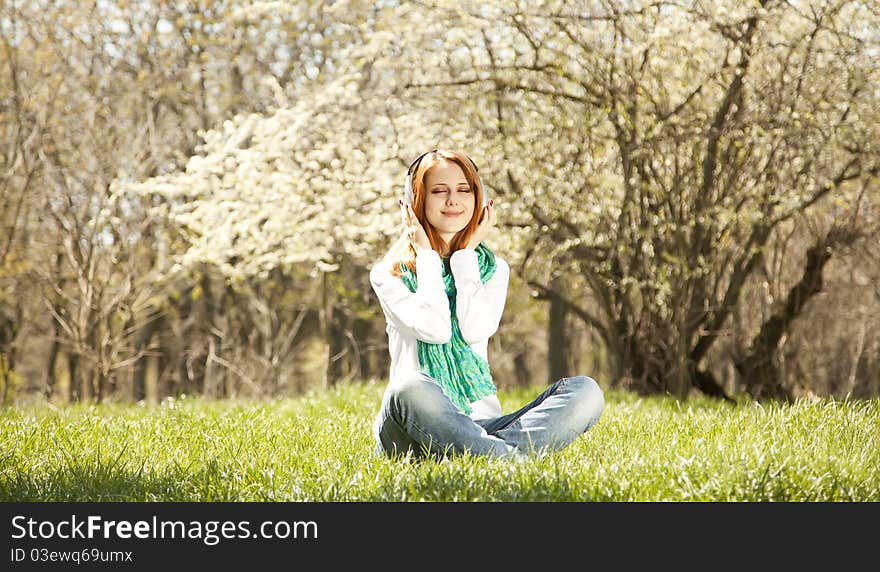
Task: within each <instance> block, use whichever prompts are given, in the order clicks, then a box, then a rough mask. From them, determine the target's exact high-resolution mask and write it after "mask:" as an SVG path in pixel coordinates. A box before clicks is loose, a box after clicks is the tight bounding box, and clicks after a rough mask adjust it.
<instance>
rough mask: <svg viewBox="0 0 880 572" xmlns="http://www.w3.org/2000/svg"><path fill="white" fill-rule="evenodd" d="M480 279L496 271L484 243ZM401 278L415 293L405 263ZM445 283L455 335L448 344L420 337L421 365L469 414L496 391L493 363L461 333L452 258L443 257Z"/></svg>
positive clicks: (412, 276) (479, 258) (479, 252)
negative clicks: (457, 314) (481, 400)
mask: <svg viewBox="0 0 880 572" xmlns="http://www.w3.org/2000/svg"><path fill="white" fill-rule="evenodd" d="M476 251H477V261H478V263H479V265H480V280H482V281H483V284H485V283H486V282H487V281H488V280H489V279H490V278H492V275H494V274H495V254H494V253H493V252H492V251H491V250H490V249H489V247H488V246H486V243H484V242H481V243H480V244H479V245H478V246H477V248H476ZM401 270H402V275H401V279H402V280H403V283H404V284H406V286H407V288H409V290H410V292H415V291H416V287H417V286H418V280H417V279H416V275H415V273H414V272H413V271H411V270H410V269H409V267H408V266H406V265H402V266H401ZM443 282H444V283H445V284H446V296H447V297H448V298H449V311H450V313H451V316H452V338H451V339H450V340H449V341H448V342H447V343H445V344H429V343H427V342H423V341H422V340H418V353H419V366H420V367H421V368H422V371H424V372H425V373H427V374H428V375H430V376H431V377H432V378H433V379H434V380H436V381H437V383H438V384H440V387H441V388H442V389H443V393H445V394H446V395H447V396H448V397H449V399H451V400H452V402H453V403H455V404H456V405H457V406H458V407H459V409H461V410H462V411H464V412H465V413H466V414H468V415H469V414H470V413H471V405H470V404H471V402H472V401H476V400H478V399H482V398H484V397H486V396H487V395H492V394H494V393H495V392H496V389H495V382H494V381H493V380H492V374H491V373H490V372H489V362H488V361H486V360H485V359H484V358H483V356H481V355H480V354H478V353H476V352H475V351H474V350H473V349H472V348H471V346H470V344H468V343H467V342H466V341H465V340H464V338H463V337H462V335H461V330H460V329H459V327H458V317H457V316H456V312H455V294H456V290H455V279H454V277H453V276H452V270H451V268H450V266H449V260H448V259H443Z"/></svg>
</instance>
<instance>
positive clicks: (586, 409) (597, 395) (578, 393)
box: [567, 375, 605, 431]
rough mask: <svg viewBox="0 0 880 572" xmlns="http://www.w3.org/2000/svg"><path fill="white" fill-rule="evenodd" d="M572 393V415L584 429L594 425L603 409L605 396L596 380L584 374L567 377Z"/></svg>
mask: <svg viewBox="0 0 880 572" xmlns="http://www.w3.org/2000/svg"><path fill="white" fill-rule="evenodd" d="M567 385H568V386H569V388H570V391H571V393H572V408H573V413H572V417H573V419H574V420H576V422H577V424H578V425H579V426H582V427H583V430H584V431H586V430H587V429H589V428H590V427H592V426H593V425H595V424H596V423H597V422H598V421H599V418H600V417H601V416H602V411H603V410H604V409H605V396H604V394H603V393H602V388H601V387H599V384H598V383H596V380H595V379H593V378H591V377H587V376H585V375H579V376H576V377H572V378H569V379H568V380H567Z"/></svg>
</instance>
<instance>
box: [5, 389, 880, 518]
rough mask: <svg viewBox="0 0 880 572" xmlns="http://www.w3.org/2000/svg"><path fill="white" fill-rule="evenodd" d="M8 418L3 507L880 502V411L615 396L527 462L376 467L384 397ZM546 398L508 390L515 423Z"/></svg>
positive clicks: (44, 409)
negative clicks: (376, 422)
mask: <svg viewBox="0 0 880 572" xmlns="http://www.w3.org/2000/svg"><path fill="white" fill-rule="evenodd" d="M382 389H383V388H382V387H381V386H379V385H376V384H358V385H352V386H346V387H340V388H336V389H334V390H332V391H329V392H327V393H315V394H309V395H306V396H303V397H301V398H298V399H285V400H277V401H259V402H257V401H252V402H246V401H206V400H201V399H193V398H182V399H176V400H167V401H165V402H163V403H162V404H161V405H152V406H151V405H140V406H136V405H117V404H104V405H99V406H94V405H91V406H90V405H78V406H73V407H69V408H63V409H56V408H50V407H49V406H43V405H41V406H37V405H34V406H27V407H21V408H7V409H5V410H2V411H0V500H3V501H878V500H880V449H878V446H877V445H878V436H880V401H878V400H871V401H854V400H846V401H841V400H823V401H817V402H809V401H801V402H798V403H795V404H793V405H782V404H762V405H758V404H754V403H749V404H744V405H740V406H730V405H727V404H722V403H719V402H714V401H710V400H701V399H692V400H690V401H687V402H684V403H679V402H676V401H675V400H672V399H670V398H662V397H657V398H638V397H636V396H633V395H630V394H624V393H614V392H607V393H606V409H605V412H604V414H603V416H602V419H601V420H600V421H599V423H598V425H596V426H595V427H594V428H593V429H592V430H591V431H589V432H588V433H587V434H586V435H584V436H583V437H581V438H580V439H579V440H578V441H576V442H575V443H574V444H573V445H571V446H570V447H569V448H567V449H565V450H564V451H562V452H559V453H555V454H551V455H548V456H545V457H541V458H533V459H531V460H529V461H527V462H525V463H511V462H507V461H498V460H493V459H487V458H470V457H459V458H455V459H451V460H448V461H445V462H437V461H432V460H427V461H421V462H413V461H393V460H390V459H387V458H384V457H374V456H373V455H372V450H373V441H372V434H371V424H372V420H373V416H374V414H375V411H376V408H377V407H378V404H379V400H380V398H381V394H382ZM539 391H540V388H536V389H533V390H517V391H515V392H502V393H501V399H502V403H504V404H505V411H511V410H513V409H515V408H516V407H518V406H520V405H522V404H523V403H525V402H526V401H528V400H529V399H530V398H531V397H532V396H533V395H536V394H537V393H538V392H539Z"/></svg>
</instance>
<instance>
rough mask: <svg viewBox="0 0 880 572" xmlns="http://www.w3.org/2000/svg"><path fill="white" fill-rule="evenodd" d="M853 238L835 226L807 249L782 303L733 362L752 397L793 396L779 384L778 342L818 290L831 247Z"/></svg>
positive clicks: (819, 290) (851, 234)
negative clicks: (796, 278)
mask: <svg viewBox="0 0 880 572" xmlns="http://www.w3.org/2000/svg"><path fill="white" fill-rule="evenodd" d="M855 238H856V235H855V234H854V233H852V232H850V231H847V230H844V229H841V228H836V227H835V228H833V229H832V230H831V231H830V232H829V233H828V234H827V235H826V236H823V237H821V238H819V239H818V240H817V241H816V243H815V244H813V246H811V247H810V249H809V250H807V257H806V261H805V262H804V271H803V274H802V276H801V279H800V280H799V281H798V283H797V284H795V285H794V286H792V288H791V289H790V290H789V292H788V296H787V297H786V299H785V303H784V304H783V305H782V306H781V307H780V308H779V309H778V310H777V311H776V312H774V313H773V315H771V316H770V318H769V319H768V320H767V321H766V322H764V324H763V325H761V329H760V330H759V332H758V334H757V335H756V336H755V337H754V339H753V340H752V343H751V347H750V348H749V353H748V355H746V357H745V358H743V359H741V360H738V361H736V362H735V366H736V369H737V372H738V373H739V374H740V376H742V379H743V380H744V382H745V386H746V391H748V392H749V394H750V395H752V397H754V398H755V399H780V400H785V401H791V400H792V399H793V395H792V393H791V391H790V390H789V389H787V388H786V387H785V386H784V385H783V383H782V382H783V380H782V378H781V375H780V373H779V370H778V367H777V365H776V352H777V350H778V349H779V343H780V341H781V340H782V338H783V336H786V335H788V334H789V332H790V331H791V326H792V323H793V322H794V320H795V319H796V318H797V317H798V316H800V314H801V313H802V312H803V310H804V307H805V306H806V304H807V302H809V301H810V299H811V298H812V297H813V296H815V295H816V294H818V293H819V292H821V291H822V283H823V280H822V274H823V271H824V269H825V265H826V264H827V263H828V261H829V260H831V256H832V254H833V248H834V247H835V246H838V245H843V244H849V243H851V242H852V241H853V240H855Z"/></svg>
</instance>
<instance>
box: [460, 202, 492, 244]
mask: <svg viewBox="0 0 880 572" xmlns="http://www.w3.org/2000/svg"><path fill="white" fill-rule="evenodd" d="M494 225H495V200H494V199H492V200H490V201H489V204H488V205H486V206H485V207H483V215H482V219H480V224H479V226H477V230H476V232H474V235H473V236H472V237H471V240H470V242H468V244H467V248H476V247H477V246H479V244H480V243H481V242H483V240H484V239H485V238H486V235H488V234H489V231H490V230H491V229H492V227H493V226H494Z"/></svg>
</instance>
